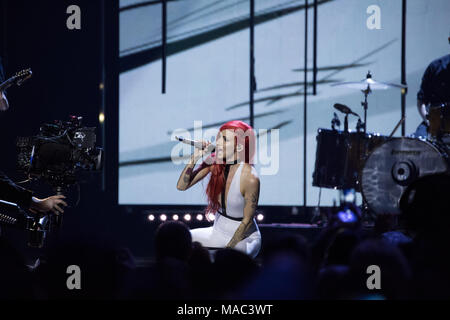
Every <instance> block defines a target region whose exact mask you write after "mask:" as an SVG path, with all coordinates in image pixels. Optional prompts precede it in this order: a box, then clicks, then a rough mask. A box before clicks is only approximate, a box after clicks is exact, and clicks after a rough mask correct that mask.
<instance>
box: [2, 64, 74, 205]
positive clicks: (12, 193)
mask: <svg viewBox="0 0 450 320" xmlns="http://www.w3.org/2000/svg"><path fill="white" fill-rule="evenodd" d="M3 81H5V78H4V73H3V66H2V63H1V58H0V84H1V83H3ZM8 108H9V104H8V100H7V99H6V95H5V93H4V92H0V111H4V110H7V109H8ZM64 198H65V197H64V196H63V195H59V196H52V197H49V198H46V199H38V198H36V197H33V193H32V192H31V191H29V190H26V189H24V188H22V187H20V186H18V185H17V184H15V183H14V182H12V181H11V180H10V179H9V178H8V177H7V176H5V175H4V174H3V173H2V172H1V171H0V200H5V201H8V202H13V203H16V204H18V205H19V206H20V207H21V208H22V209H24V210H25V209H29V210H30V211H32V212H42V213H46V212H49V211H53V212H54V213H63V212H64V210H63V206H64V207H67V203H66V202H65V201H64V200H63V199H64Z"/></svg>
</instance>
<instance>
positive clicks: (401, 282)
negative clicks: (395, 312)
mask: <svg viewBox="0 0 450 320" xmlns="http://www.w3.org/2000/svg"><path fill="white" fill-rule="evenodd" d="M378 271H379V273H378ZM410 277H411V270H410V266H409V264H408V262H407V260H406V258H405V257H404V255H403V254H402V252H401V251H400V249H398V248H397V247H396V246H393V245H391V244H389V243H388V242H386V241H383V240H378V239H370V240H365V241H363V242H361V243H360V244H359V245H358V246H357V247H356V248H355V250H354V251H353V253H352V255H351V258H350V269H349V288H351V290H352V292H353V294H354V295H353V298H357V299H358V298H359V297H363V296H365V295H373V294H380V295H382V296H384V297H385V298H387V299H404V298H406V297H407V296H406V295H407V293H408V281H409V279H410ZM377 282H378V283H377ZM370 285H373V286H374V287H370ZM378 285H379V288H378V287H377V286H378ZM371 288H372V289H371Z"/></svg>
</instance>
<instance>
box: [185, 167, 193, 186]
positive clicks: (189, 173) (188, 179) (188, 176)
mask: <svg viewBox="0 0 450 320" xmlns="http://www.w3.org/2000/svg"><path fill="white" fill-rule="evenodd" d="M191 176H192V168H188V169H187V170H186V173H185V174H184V182H185V183H189V182H191Z"/></svg>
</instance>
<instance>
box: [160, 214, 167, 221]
mask: <svg viewBox="0 0 450 320" xmlns="http://www.w3.org/2000/svg"><path fill="white" fill-rule="evenodd" d="M159 219H161V221H166V220H167V216H166V215H165V214H162V215H160V216H159Z"/></svg>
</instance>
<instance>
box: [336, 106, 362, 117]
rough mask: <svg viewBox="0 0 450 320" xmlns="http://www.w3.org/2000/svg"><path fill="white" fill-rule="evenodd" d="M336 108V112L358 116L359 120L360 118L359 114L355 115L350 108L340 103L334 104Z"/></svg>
mask: <svg viewBox="0 0 450 320" xmlns="http://www.w3.org/2000/svg"><path fill="white" fill-rule="evenodd" d="M334 108H335V109H336V110H339V111H340V112H342V113H344V114H353V115H354V116H357V117H358V118H360V116H359V114H357V113H355V112H353V111H352V109H350V108H349V107H347V106H346V105H344V104H340V103H335V104H334Z"/></svg>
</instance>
